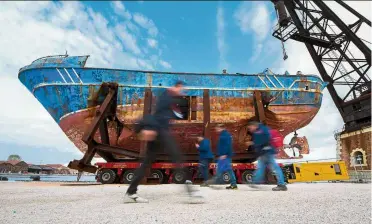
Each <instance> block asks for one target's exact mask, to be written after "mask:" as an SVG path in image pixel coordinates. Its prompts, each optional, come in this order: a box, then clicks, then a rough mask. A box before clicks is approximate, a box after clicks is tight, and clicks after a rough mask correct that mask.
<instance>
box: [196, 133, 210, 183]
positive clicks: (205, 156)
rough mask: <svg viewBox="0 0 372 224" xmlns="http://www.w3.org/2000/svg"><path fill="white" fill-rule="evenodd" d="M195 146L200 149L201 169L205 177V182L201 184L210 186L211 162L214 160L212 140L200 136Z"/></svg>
mask: <svg viewBox="0 0 372 224" xmlns="http://www.w3.org/2000/svg"><path fill="white" fill-rule="evenodd" d="M195 146H196V148H197V149H198V151H199V171H200V173H201V174H202V175H203V179H204V182H203V183H202V184H201V185H200V186H201V187H206V186H208V184H207V180H208V177H209V164H210V163H211V162H212V161H213V153H212V150H211V141H210V140H209V139H207V138H204V137H198V143H196V144H195Z"/></svg>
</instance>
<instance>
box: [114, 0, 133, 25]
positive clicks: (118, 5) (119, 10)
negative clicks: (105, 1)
mask: <svg viewBox="0 0 372 224" xmlns="http://www.w3.org/2000/svg"><path fill="white" fill-rule="evenodd" d="M111 4H112V6H113V8H114V11H115V13H116V14H118V15H120V16H123V17H124V18H126V19H128V20H130V19H132V14H131V13H130V12H129V11H127V10H126V9H125V6H124V4H123V3H122V2H121V1H113V2H112V3H111Z"/></svg>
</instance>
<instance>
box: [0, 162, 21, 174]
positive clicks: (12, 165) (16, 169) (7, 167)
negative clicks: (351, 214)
mask: <svg viewBox="0 0 372 224" xmlns="http://www.w3.org/2000/svg"><path fill="white" fill-rule="evenodd" d="M27 171H28V164H27V163H25V162H24V161H19V160H8V161H0V173H26V172H27Z"/></svg>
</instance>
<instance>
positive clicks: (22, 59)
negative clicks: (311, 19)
mask: <svg viewBox="0 0 372 224" xmlns="http://www.w3.org/2000/svg"><path fill="white" fill-rule="evenodd" d="M327 4H332V3H328V2H327ZM348 4H351V5H352V4H354V5H353V7H354V8H356V9H357V10H359V11H360V12H361V13H362V14H363V15H364V16H367V18H370V7H368V6H370V3H368V2H355V3H354V2H350V1H349V2H348ZM1 5H2V7H1V8H0V26H1V27H2V32H1V33H0V49H2V54H1V55H0V61H1V63H0V87H1V88H0V102H1V103H2V105H11V106H5V107H2V113H1V114H0V160H5V159H6V158H7V156H8V155H9V154H13V153H17V154H19V155H20V156H21V157H23V159H24V160H26V161H27V162H31V163H40V161H43V163H62V164H66V163H67V162H69V161H70V160H73V159H80V158H81V156H82V154H81V153H80V152H79V151H78V150H77V149H76V148H75V147H74V145H73V144H72V143H71V142H70V141H69V140H68V139H67V137H66V136H65V135H64V133H63V132H62V131H61V130H60V129H59V127H58V125H57V124H56V123H55V122H54V121H53V119H52V118H51V117H50V116H49V114H48V113H47V112H46V111H45V109H44V108H43V107H42V106H41V105H40V103H38V101H37V100H36V99H35V98H34V97H33V96H32V94H31V93H29V92H28V91H27V90H26V88H25V87H24V86H22V85H21V83H20V82H19V81H18V80H17V73H18V69H19V68H21V67H23V66H25V65H28V64H30V63H31V62H32V61H33V60H35V59H36V58H39V57H43V56H46V55H53V54H63V53H65V50H67V51H68V53H69V54H70V55H86V54H89V55H91V57H90V59H89V60H88V63H87V66H94V67H108V68H126V69H146V70H162V71H180V72H212V73H216V72H221V71H222V69H223V68H226V69H227V70H228V72H231V73H235V72H240V73H257V72H261V71H263V70H264V69H265V68H271V69H272V70H273V71H274V72H276V73H283V72H284V71H285V70H288V71H289V72H290V73H292V74H293V73H295V72H297V71H298V70H301V71H303V72H304V73H306V74H318V72H317V69H316V67H315V66H314V63H313V62H312V60H311V58H310V56H309V54H308V52H307V50H306V48H305V46H304V45H303V44H302V43H296V42H293V41H292V42H289V43H286V48H287V54H288V55H289V59H288V60H286V61H285V62H284V61H283V60H282V53H281V45H280V42H279V41H278V40H277V39H275V38H273V37H271V31H272V27H273V26H274V25H275V13H274V7H273V6H272V5H271V3H270V2H269V1H267V2H262V1H252V2H193V1H190V2H165V1H164V2H152V1H151V2H140V1H138V2H136V1H130V2H125V3H123V2H118V1H116V2H108V1H104V2H96V1H95V2H86V1H84V2H70V1H63V2H47V1H42V2H28V1H24V2H21V1H19V2H3V3H2V4H1ZM346 19H349V18H346ZM369 31H370V30H367V33H370V32H369ZM366 39H370V36H369V38H368V37H367V38H366ZM341 127H342V120H341V118H340V116H339V114H338V112H337V109H336V108H335V106H334V104H333V102H332V100H331V99H330V97H329V94H328V92H327V91H325V92H324V98H323V106H322V109H321V110H320V111H319V113H318V115H317V116H316V117H315V118H314V120H313V122H312V123H311V124H310V125H309V126H307V127H305V128H303V129H301V130H299V134H300V135H306V136H307V137H308V139H309V142H310V147H311V150H312V153H311V155H309V156H308V157H307V158H306V159H319V158H334V157H335V146H336V143H335V140H334V138H333V132H334V131H335V130H337V129H340V128H341ZM290 137H291V136H289V138H290Z"/></svg>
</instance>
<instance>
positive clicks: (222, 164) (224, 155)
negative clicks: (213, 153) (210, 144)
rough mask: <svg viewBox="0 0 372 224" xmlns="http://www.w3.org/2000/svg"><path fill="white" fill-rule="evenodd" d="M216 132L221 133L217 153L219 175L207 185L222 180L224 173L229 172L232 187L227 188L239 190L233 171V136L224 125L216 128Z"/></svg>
mask: <svg viewBox="0 0 372 224" xmlns="http://www.w3.org/2000/svg"><path fill="white" fill-rule="evenodd" d="M215 130H216V132H217V133H219V138H218V145H217V152H218V156H219V158H218V162H217V174H216V176H215V177H213V178H212V179H210V180H208V181H207V184H208V185H209V184H215V183H217V181H218V180H220V179H221V178H222V175H223V173H224V172H227V173H228V174H229V176H230V186H227V187H226V189H233V190H236V189H238V186H237V184H236V177H235V174H234V171H233V169H232V165H231V162H232V155H233V147H232V136H231V134H230V133H229V132H228V131H227V130H226V129H225V128H224V126H223V124H218V125H217V126H216V128H215Z"/></svg>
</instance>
